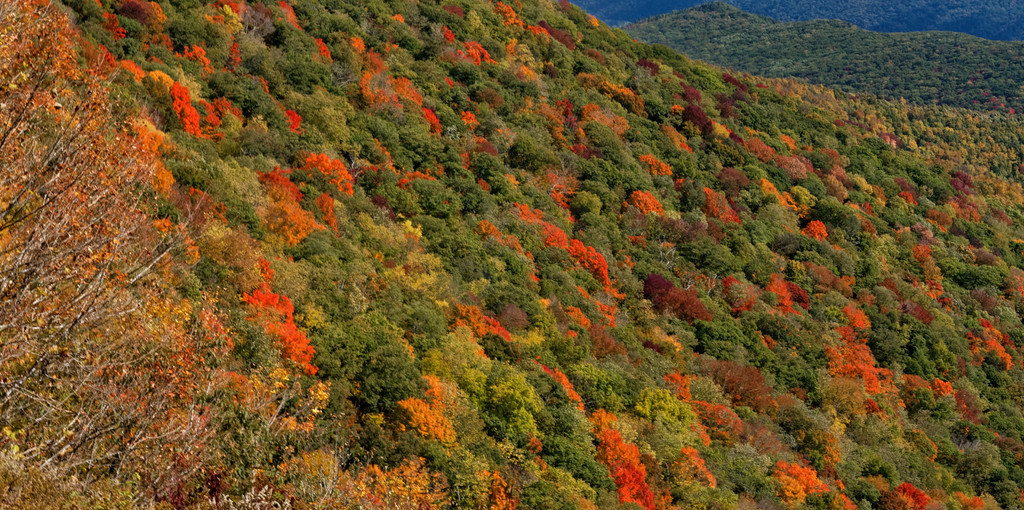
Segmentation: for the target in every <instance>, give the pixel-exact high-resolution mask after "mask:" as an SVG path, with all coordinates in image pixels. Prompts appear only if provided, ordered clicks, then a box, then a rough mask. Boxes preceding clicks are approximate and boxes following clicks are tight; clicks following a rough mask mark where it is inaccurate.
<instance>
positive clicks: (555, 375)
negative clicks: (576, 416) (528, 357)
mask: <svg viewBox="0 0 1024 510" xmlns="http://www.w3.org/2000/svg"><path fill="white" fill-rule="evenodd" d="M536 363H537V364H538V365H540V368H541V369H542V370H544V373H546V374H548V375H550V376H551V378H552V379H554V380H555V381H557V382H558V384H559V385H561V386H562V389H564V390H565V394H566V395H568V396H569V399H570V400H572V401H573V402H575V403H576V407H577V408H578V409H579V410H580V411H582V410H583V398H581V397H580V394H579V393H576V388H574V387H573V385H572V381H570V380H569V378H568V377H566V376H565V374H564V373H562V371H561V370H559V369H557V368H548V366H547V365H545V364H543V363H541V362H540V361H537V362H536Z"/></svg>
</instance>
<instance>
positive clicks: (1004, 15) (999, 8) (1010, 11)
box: [575, 0, 1024, 40]
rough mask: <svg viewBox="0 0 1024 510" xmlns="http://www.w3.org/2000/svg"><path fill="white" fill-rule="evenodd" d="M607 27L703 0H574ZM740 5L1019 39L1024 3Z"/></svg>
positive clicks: (771, 12)
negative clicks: (617, 0)
mask: <svg viewBox="0 0 1024 510" xmlns="http://www.w3.org/2000/svg"><path fill="white" fill-rule="evenodd" d="M575 3H576V4H578V5H579V6H580V7H583V8H584V9H586V10H587V11H588V12H590V13H592V14H594V15H595V16H597V17H599V18H601V19H602V20H604V21H605V22H607V23H608V24H611V25H624V24H626V23H631V22H635V21H638V20H640V19H644V18H648V17H651V16H656V15H659V14H664V13H668V12H672V11H675V10H680V9H687V8H690V7H694V6H697V5H701V4H705V3H707V2H706V1H705V0H657V1H651V2H640V1H637V0H629V1H624V2H612V1H608V0H579V1H577V2H575ZM729 4H731V5H734V6H736V7H738V8H740V9H743V10H745V11H748V12H752V13H755V14H760V15H763V16H770V17H772V18H774V19H777V20H780V21H807V20H813V19H840V20H843V21H846V22H849V23H853V24H854V25H857V26H859V27H861V28H866V29H869V30H877V31H880V32H915V31H923V30H945V31H951V32H963V33H966V34H971V35H975V36H978V37H984V38H986V39H994V40H1021V39H1024V23H1022V21H1024V1H1022V0H1008V1H1003V2H993V1H984V0H952V1H939V0H907V1H904V2H885V1H882V0H840V1H835V2H817V1H814V0H769V1H765V2H761V1H757V0H730V1H729Z"/></svg>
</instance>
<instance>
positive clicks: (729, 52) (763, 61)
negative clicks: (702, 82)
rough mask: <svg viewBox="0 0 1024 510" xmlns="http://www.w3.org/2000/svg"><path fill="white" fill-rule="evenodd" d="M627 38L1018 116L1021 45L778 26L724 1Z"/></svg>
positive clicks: (644, 26)
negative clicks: (632, 37) (1016, 114)
mask: <svg viewBox="0 0 1024 510" xmlns="http://www.w3.org/2000/svg"><path fill="white" fill-rule="evenodd" d="M624 30H626V31H627V32H629V33H630V34H632V35H633V36H634V37H636V38H638V39H640V40H642V41H645V42H649V43H658V44H664V45H667V46H669V47H671V48H674V49H676V50H678V51H680V52H682V53H685V54H686V55H688V56H690V57H692V58H695V59H699V60H705V61H707V62H712V63H715V64H719V65H723V66H727V67H731V68H735V69H739V70H742V71H745V72H749V73H753V74H757V75H761V76H769V77H796V78H802V79H806V80H808V81H810V82H812V83H819V84H823V85H827V86H829V87H836V88H840V89H843V90H846V91H849V92H868V93H872V94H876V95H879V96H883V97H889V98H892V99H900V98H905V99H907V100H908V101H910V102H913V103H915V104H941V105H950V106H960V107H964V108H972V109H982V110H1000V111H1004V112H1008V113H1011V114H1012V113H1016V112H1017V111H1024V99H1022V95H1024V89H1022V86H1021V84H1022V83H1024V67H1022V65H1021V62H1022V61H1024V43H1021V42H1003V41H989V40H986V39H980V38H977V37H973V36H969V35H964V34H956V33H950V32H921V33H903V34H885V33H879V32H871V31H868V30H864V29H860V28H857V27H855V26H853V25H850V24H848V23H845V22H842V21H824V20H819V21H797V22H778V21H775V20H772V19H771V18H767V17H763V16H758V15H755V14H749V13H746V12H744V11H741V10H740V9H737V8H735V7H732V6H730V5H729V4H726V3H724V2H713V3H709V4H705V5H701V6H698V7H693V8H691V9H687V10H684V11H677V12H673V13H670V14H665V15H662V16H656V17H653V18H650V19H646V20H642V21H640V22H638V23H635V24H631V25H627V26H626V27H624Z"/></svg>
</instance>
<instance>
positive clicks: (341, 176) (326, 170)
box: [300, 153, 353, 195]
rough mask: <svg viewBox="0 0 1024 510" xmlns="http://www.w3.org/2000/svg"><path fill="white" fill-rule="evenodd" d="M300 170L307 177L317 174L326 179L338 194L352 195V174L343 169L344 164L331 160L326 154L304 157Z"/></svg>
mask: <svg viewBox="0 0 1024 510" xmlns="http://www.w3.org/2000/svg"><path fill="white" fill-rule="evenodd" d="M300 170H301V171H303V172H306V174H307V175H314V174H317V173H319V174H320V175H321V176H323V177H326V178H327V180H328V182H330V183H331V184H333V185H334V186H335V189H337V190H338V192H339V193H342V194H345V195H351V194H352V191H353V190H352V182H353V179H352V174H350V173H349V172H348V169H347V168H345V163H343V162H341V161H340V160H337V159H332V158H331V157H330V156H328V155H327V154H322V153H321V154H310V155H309V156H306V162H305V165H303V166H302V168H301V169H300Z"/></svg>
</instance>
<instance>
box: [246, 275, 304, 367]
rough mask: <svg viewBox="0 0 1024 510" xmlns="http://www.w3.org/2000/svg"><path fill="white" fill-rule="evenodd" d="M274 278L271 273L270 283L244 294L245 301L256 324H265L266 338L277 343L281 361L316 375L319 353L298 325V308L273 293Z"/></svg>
mask: <svg viewBox="0 0 1024 510" xmlns="http://www.w3.org/2000/svg"><path fill="white" fill-rule="evenodd" d="M264 263H266V261H264ZM272 274H273V273H272V272H269V271H268V272H267V275H266V276H268V278H267V280H266V281H264V282H263V283H262V284H260V286H259V288H257V289H255V290H253V291H252V293H251V294H243V295H242V301H244V302H245V303H247V304H249V305H252V306H253V307H254V308H255V309H256V318H257V320H259V321H260V322H262V323H263V328H264V329H265V330H266V332H267V334H269V335H270V336H272V337H274V338H275V339H276V340H277V348H278V349H279V350H280V351H281V357H283V358H285V359H290V360H292V361H294V362H296V363H298V364H299V366H300V367H302V370H303V371H304V372H306V373H307V374H309V375H315V374H316V373H317V370H318V369H317V367H316V366H314V365H313V364H312V361H313V355H314V354H316V350H315V349H313V346H312V345H309V338H308V337H306V333H305V332H303V331H302V330H301V329H299V327H298V326H297V325H296V324H295V317H294V312H295V307H294V306H292V301H291V299H288V296H282V295H280V294H277V293H275V292H273V291H272V290H270V283H269V276H270V275H272Z"/></svg>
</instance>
